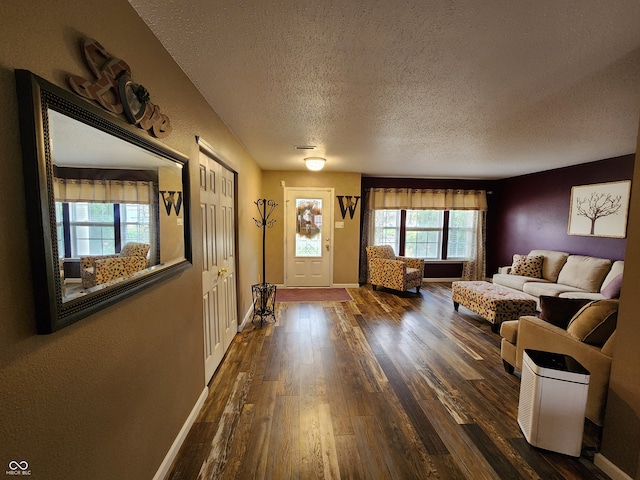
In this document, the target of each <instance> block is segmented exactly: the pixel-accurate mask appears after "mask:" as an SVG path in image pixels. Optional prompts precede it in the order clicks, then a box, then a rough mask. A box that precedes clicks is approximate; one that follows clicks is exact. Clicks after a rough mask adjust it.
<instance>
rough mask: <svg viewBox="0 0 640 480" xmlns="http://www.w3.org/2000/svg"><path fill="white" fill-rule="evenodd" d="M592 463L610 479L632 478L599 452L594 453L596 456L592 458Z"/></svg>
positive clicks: (630, 479)
mask: <svg viewBox="0 0 640 480" xmlns="http://www.w3.org/2000/svg"><path fill="white" fill-rule="evenodd" d="M593 464H594V465H595V466H596V467H598V468H599V469H600V470H602V471H603V472H604V473H606V474H607V475H609V477H611V480H632V478H631V477H630V476H629V475H627V474H626V473H624V472H623V471H622V470H620V469H619V468H618V467H617V466H616V465H615V464H614V463H613V462H611V460H609V459H608V458H607V457H605V456H604V455H602V454H601V453H596V456H595V457H594V459H593Z"/></svg>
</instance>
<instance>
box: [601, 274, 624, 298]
mask: <svg viewBox="0 0 640 480" xmlns="http://www.w3.org/2000/svg"><path fill="white" fill-rule="evenodd" d="M620 287H622V274H620V275H618V276H616V277H615V278H614V279H613V280H611V281H610V282H609V283H608V284H607V285H606V286H605V287H604V288H603V289H602V291H601V292H600V293H601V294H602V295H604V298H619V297H620Z"/></svg>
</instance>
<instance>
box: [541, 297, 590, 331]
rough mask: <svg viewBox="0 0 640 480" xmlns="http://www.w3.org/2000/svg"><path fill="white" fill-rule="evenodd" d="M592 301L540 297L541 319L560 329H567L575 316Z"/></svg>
mask: <svg viewBox="0 0 640 480" xmlns="http://www.w3.org/2000/svg"><path fill="white" fill-rule="evenodd" d="M590 301H591V300H588V299H585V298H560V297H552V296H549V295H542V296H541V297H540V318H541V319H542V320H544V321H545V322H549V323H551V324H552V325H555V326H556V327H560V328H564V329H566V328H567V325H569V322H570V321H571V319H572V318H573V316H574V315H575V314H576V313H578V310H580V309H581V308H582V307H584V306H585V305H586V304H587V303H589V302H590Z"/></svg>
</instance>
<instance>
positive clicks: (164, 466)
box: [153, 386, 209, 480]
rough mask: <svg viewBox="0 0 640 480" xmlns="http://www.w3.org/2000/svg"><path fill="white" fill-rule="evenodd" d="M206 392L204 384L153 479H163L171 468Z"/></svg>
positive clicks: (198, 411)
mask: <svg viewBox="0 0 640 480" xmlns="http://www.w3.org/2000/svg"><path fill="white" fill-rule="evenodd" d="M208 394H209V387H207V386H205V387H204V390H202V393H201V394H200V397H198V400H197V401H196V404H195V405H194V406H193V408H192V409H191V413H190V414H189V416H188V417H187V420H186V421H185V422H184V425H182V428H181V429H180V432H179V433H178V436H177V437H176V439H175V440H174V441H173V444H172V445H171V448H170V449H169V451H168V452H167V455H165V457H164V460H163V461H162V463H161V464H160V468H158V471H157V472H156V474H155V475H154V476H153V480H163V479H164V478H165V477H166V476H167V473H168V472H169V469H170V468H171V464H172V463H173V461H174V460H175V459H176V456H177V455H178V451H179V450H180V447H181V446H182V443H183V442H184V439H185V438H187V434H188V433H189V430H190V429H191V426H192V425H193V422H195V421H196V417H197V416H198V413H200V410H201V409H202V406H203V405H204V401H205V400H206V399H207V395H208Z"/></svg>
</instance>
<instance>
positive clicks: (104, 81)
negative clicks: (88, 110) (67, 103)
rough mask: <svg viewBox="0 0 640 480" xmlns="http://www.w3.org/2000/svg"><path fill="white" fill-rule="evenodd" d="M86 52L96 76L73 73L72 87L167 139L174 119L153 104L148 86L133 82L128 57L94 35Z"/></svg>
mask: <svg viewBox="0 0 640 480" xmlns="http://www.w3.org/2000/svg"><path fill="white" fill-rule="evenodd" d="M83 54H84V59H85V62H86V63H87V66H88V67H89V70H91V72H92V73H93V75H94V76H95V78H96V79H95V80H88V79H86V78H84V77H81V76H80V75H70V76H69V86H70V87H71V89H72V90H73V91H74V92H75V93H77V94H78V95H80V96H81V97H84V98H86V99H89V100H93V101H95V102H97V103H98V104H99V105H100V106H101V107H102V108H104V109H105V110H107V111H108V112H111V113H115V114H121V113H124V114H125V116H126V117H127V120H128V121H129V123H131V124H133V125H137V126H139V127H140V128H142V129H143V130H146V131H148V132H149V133H150V134H151V135H153V136H154V137H157V138H165V137H167V136H168V135H169V134H170V133H171V131H172V130H173V127H172V126H171V120H169V117H167V116H166V115H165V114H164V113H161V112H160V107H159V106H157V105H154V104H153V103H151V101H150V100H149V98H150V96H149V92H148V91H147V89H146V88H144V87H143V86H142V85H139V84H136V83H134V82H133V81H132V79H131V68H130V67H129V65H128V64H127V63H126V62H125V61H124V60H121V59H119V58H116V57H114V56H112V55H111V54H110V53H109V52H107V51H106V50H105V48H104V47H103V46H102V45H101V44H100V43H99V42H98V41H96V40H94V39H93V38H87V39H85V41H84V44H83Z"/></svg>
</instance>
